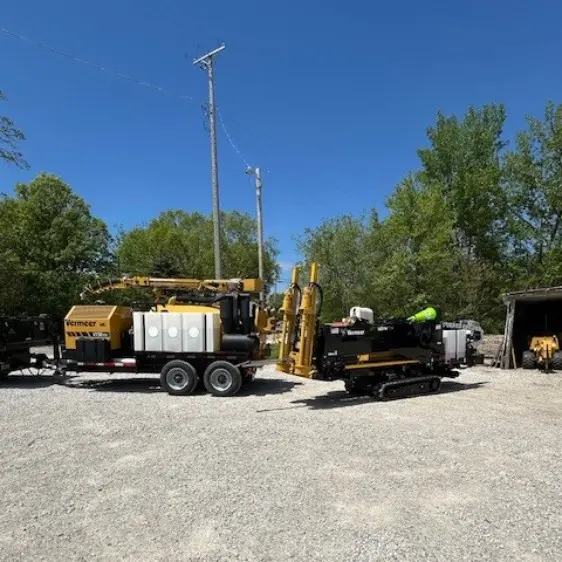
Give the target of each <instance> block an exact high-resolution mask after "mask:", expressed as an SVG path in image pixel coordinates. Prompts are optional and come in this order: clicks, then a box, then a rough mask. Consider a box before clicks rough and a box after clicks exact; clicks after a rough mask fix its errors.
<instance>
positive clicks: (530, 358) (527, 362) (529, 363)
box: [521, 351, 536, 369]
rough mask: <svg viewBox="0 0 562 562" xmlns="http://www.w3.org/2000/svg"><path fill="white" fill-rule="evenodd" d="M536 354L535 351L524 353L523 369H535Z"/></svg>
mask: <svg viewBox="0 0 562 562" xmlns="http://www.w3.org/2000/svg"><path fill="white" fill-rule="evenodd" d="M535 361H536V358H535V353H534V352H533V351H524V352H523V358H522V359H521V366H522V367H523V369H534V368H535Z"/></svg>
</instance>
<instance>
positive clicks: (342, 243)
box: [298, 215, 377, 320]
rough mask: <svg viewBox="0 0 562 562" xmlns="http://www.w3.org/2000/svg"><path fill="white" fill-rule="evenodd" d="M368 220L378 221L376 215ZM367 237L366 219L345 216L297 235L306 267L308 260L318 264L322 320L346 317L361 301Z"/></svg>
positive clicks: (365, 269)
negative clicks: (321, 293) (322, 292)
mask: <svg viewBox="0 0 562 562" xmlns="http://www.w3.org/2000/svg"><path fill="white" fill-rule="evenodd" d="M371 221H375V222H376V221H377V218H376V215H373V217H371ZM368 236H369V222H368V221H367V220H363V219H357V218H354V217H352V216H350V215H344V216H341V217H335V218H333V219H329V220H326V221H324V222H323V223H322V224H321V225H320V226H318V227H317V228H307V229H306V230H305V231H304V233H303V235H302V236H300V237H299V241H298V249H299V251H300V253H301V254H302V256H303V260H304V262H305V269H306V267H308V266H309V265H310V263H311V262H318V263H319V264H320V281H321V284H322V287H323V289H324V306H323V318H324V319H325V320H334V319H337V318H342V317H345V316H347V315H348V314H349V309H350V308H351V307H352V306H355V305H360V304H361V303H362V302H363V298H364V296H365V294H364V293H365V287H366V274H367V273H368V271H369V269H368V268H369V265H368V255H367V254H366V246H367V241H368ZM304 277H305V278H306V272H305V275H304Z"/></svg>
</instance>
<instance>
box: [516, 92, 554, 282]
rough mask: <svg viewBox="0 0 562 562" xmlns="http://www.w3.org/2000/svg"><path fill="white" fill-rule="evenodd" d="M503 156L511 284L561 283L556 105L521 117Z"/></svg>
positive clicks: (551, 104) (547, 106) (550, 105)
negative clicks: (509, 148)
mask: <svg viewBox="0 0 562 562" xmlns="http://www.w3.org/2000/svg"><path fill="white" fill-rule="evenodd" d="M527 121H528V127H527V129H526V130H524V131H521V132H520V133H519V134H518V135H517V140H516V148H515V150H514V151H513V152H510V153H508V154H507V156H506V161H505V182H506V189H507V193H508V196H509V202H510V209H511V213H510V214H509V218H510V225H509V226H510V242H511V243H510V249H509V250H510V251H509V254H510V257H511V259H512V270H511V274H512V277H511V283H512V284H513V285H515V286H517V287H518V288H526V287H532V286H537V285H550V284H560V283H562V225H561V220H562V105H558V106H556V105H555V104H554V103H552V102H549V103H547V105H546V108H545V112H544V119H543V120H539V119H536V118H534V117H529V118H528V119H527Z"/></svg>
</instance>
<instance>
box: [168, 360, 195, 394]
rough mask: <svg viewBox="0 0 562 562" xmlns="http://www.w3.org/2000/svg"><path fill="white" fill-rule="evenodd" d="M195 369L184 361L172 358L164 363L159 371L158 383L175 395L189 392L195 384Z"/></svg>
mask: <svg viewBox="0 0 562 562" xmlns="http://www.w3.org/2000/svg"><path fill="white" fill-rule="evenodd" d="M197 381H198V377H197V371H196V370H195V367H194V366H193V365H190V364H189V363H186V362H185V361H179V360H174V361H170V362H169V363H166V364H165V365H164V367H163V368H162V371H161V372H160V385H161V386H162V388H163V389H164V390H165V391H166V392H167V393H168V394H173V395H175V396H181V395H186V394H191V393H192V392H193V391H194V390H195V387H196V386H197Z"/></svg>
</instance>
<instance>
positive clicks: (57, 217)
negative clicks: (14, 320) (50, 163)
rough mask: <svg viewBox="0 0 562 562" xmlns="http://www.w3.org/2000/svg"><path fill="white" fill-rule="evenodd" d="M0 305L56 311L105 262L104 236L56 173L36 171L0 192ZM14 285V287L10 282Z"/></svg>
mask: <svg viewBox="0 0 562 562" xmlns="http://www.w3.org/2000/svg"><path fill="white" fill-rule="evenodd" d="M0 232H2V236H1V237H0V286H2V287H10V290H9V291H4V290H3V291H2V293H1V296H0V299H1V300H0V309H1V310H3V311H4V312H7V313H21V312H26V313H29V314H39V313H42V312H46V313H50V314H53V315H55V316H61V315H63V314H65V313H66V311H67V310H68V308H69V307H70V306H71V305H72V304H74V303H75V302H76V301H77V300H78V298H79V293H80V291H81V289H82V287H83V286H84V284H85V283H86V282H87V281H88V280H89V279H91V277H92V275H94V274H99V273H103V272H105V271H107V269H108V267H109V265H110V259H109V258H110V255H109V242H110V236H109V233H108V230H107V227H106V225H105V224H104V223H103V221H101V220H100V219H97V218H95V217H93V216H92V215H91V213H90V209H89V207H88V205H87V204H86V203H85V202H84V201H83V199H81V198H80V197H79V196H78V195H76V194H75V193H74V192H73V191H72V189H71V188H70V186H68V185H67V184H66V183H64V182H63V181H62V180H61V179H60V178H58V177H55V176H52V175H48V174H40V175H39V176H37V177H36V178H35V179H34V180H33V181H31V182H30V183H29V184H18V185H16V187H15V193H14V196H12V197H10V196H7V195H3V196H2V197H1V198H0ZM14 287H15V288H16V289H15V290H14V289H13V288H14Z"/></svg>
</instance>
